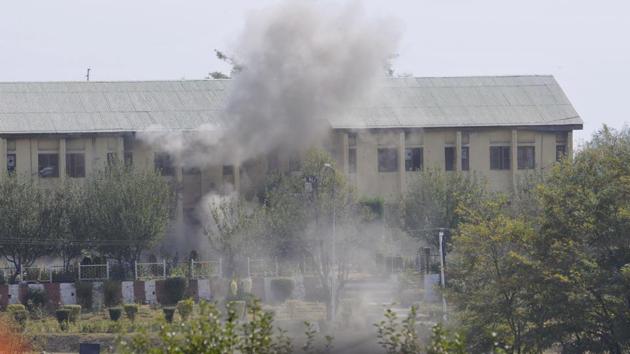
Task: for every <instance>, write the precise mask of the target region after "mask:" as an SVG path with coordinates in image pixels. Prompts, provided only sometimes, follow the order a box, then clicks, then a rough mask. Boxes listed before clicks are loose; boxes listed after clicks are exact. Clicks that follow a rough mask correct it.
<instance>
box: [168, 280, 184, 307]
mask: <svg viewBox="0 0 630 354" xmlns="http://www.w3.org/2000/svg"><path fill="white" fill-rule="evenodd" d="M185 294H186V278H182V277H174V278H168V279H165V280H164V304H165V305H175V304H177V302H178V301H179V300H181V299H183V298H184V295H185Z"/></svg>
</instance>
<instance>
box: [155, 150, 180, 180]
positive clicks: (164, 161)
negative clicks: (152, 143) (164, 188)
mask: <svg viewBox="0 0 630 354" xmlns="http://www.w3.org/2000/svg"><path fill="white" fill-rule="evenodd" d="M153 167H154V168H155V170H156V171H158V172H159V173H160V175H162V176H166V177H172V176H175V164H174V161H173V159H172V157H171V155H170V154H169V153H166V152H156V153H155V155H154V157H153Z"/></svg>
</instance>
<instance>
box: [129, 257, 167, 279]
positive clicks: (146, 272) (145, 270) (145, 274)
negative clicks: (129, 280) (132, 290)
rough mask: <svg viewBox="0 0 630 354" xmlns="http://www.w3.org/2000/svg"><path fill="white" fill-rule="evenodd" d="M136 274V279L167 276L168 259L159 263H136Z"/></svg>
mask: <svg viewBox="0 0 630 354" xmlns="http://www.w3.org/2000/svg"><path fill="white" fill-rule="evenodd" d="M134 268H135V269H134V273H133V274H134V275H135V278H136V280H153V279H164V278H166V260H164V261H162V262H159V263H138V262H136V263H135V264H134Z"/></svg>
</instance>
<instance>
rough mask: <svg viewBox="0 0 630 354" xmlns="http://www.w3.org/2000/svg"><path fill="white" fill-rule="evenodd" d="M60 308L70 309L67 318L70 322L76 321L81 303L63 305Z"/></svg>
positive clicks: (79, 314)
mask: <svg viewBox="0 0 630 354" xmlns="http://www.w3.org/2000/svg"><path fill="white" fill-rule="evenodd" d="M61 308H62V309H66V310H69V311H70V317H69V318H68V319H69V321H70V322H72V323H76V322H77V321H78V320H79V318H80V317H81V305H63V306H62V307H61Z"/></svg>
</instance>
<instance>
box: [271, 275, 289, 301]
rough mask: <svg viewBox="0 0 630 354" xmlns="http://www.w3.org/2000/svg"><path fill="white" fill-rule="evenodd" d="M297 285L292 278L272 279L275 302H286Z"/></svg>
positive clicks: (272, 292) (272, 293) (272, 294)
mask: <svg viewBox="0 0 630 354" xmlns="http://www.w3.org/2000/svg"><path fill="white" fill-rule="evenodd" d="M294 286H295V284H294V282H293V279H291V278H275V279H271V297H272V299H274V300H275V301H278V302H284V301H285V300H287V299H288V298H289V297H290V296H291V293H292V292H293V288H294Z"/></svg>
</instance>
